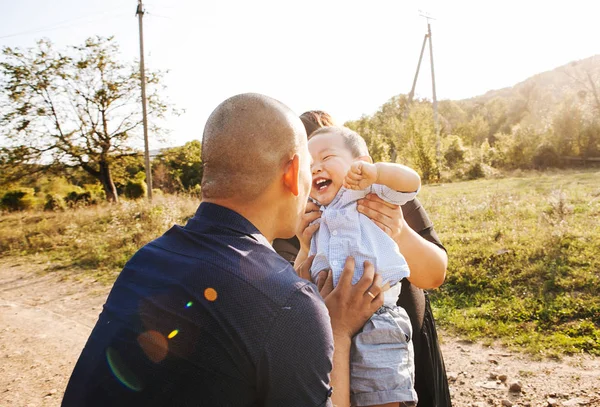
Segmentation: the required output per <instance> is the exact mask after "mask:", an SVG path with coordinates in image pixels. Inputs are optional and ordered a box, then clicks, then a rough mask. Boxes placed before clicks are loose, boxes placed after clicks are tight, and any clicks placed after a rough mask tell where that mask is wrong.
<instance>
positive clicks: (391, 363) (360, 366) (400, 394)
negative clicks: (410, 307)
mask: <svg viewBox="0 0 600 407" xmlns="http://www.w3.org/2000/svg"><path fill="white" fill-rule="evenodd" d="M411 337H412V327H411V324H410V319H409V317H408V314H407V313H406V311H405V310H404V309H403V308H400V307H396V306H394V307H388V306H385V305H384V306H383V307H381V308H380V309H379V310H378V311H377V312H376V313H375V314H373V316H372V317H371V319H369V320H368V321H367V323H366V324H365V326H364V327H363V328H362V330H361V331H360V332H359V333H358V334H356V335H355V336H354V338H353V339H352V348H351V352H350V395H351V401H352V405H353V406H369V405H374V404H385V403H393V402H405V403H407V404H408V405H411V404H412V403H415V404H416V402H417V393H416V392H415V386H414V384H415V363H414V350H413V346H412V342H411V340H410V338H411Z"/></svg>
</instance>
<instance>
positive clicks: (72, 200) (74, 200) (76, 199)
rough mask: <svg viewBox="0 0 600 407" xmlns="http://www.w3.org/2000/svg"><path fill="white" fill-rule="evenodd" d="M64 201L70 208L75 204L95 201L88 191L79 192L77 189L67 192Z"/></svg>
mask: <svg viewBox="0 0 600 407" xmlns="http://www.w3.org/2000/svg"><path fill="white" fill-rule="evenodd" d="M65 202H66V203H67V205H69V207H70V208H73V207H75V206H87V205H90V204H93V203H96V202H95V201H93V200H92V194H91V193H90V192H89V191H86V192H81V193H79V192H77V191H71V192H69V193H68V194H67V196H65Z"/></svg>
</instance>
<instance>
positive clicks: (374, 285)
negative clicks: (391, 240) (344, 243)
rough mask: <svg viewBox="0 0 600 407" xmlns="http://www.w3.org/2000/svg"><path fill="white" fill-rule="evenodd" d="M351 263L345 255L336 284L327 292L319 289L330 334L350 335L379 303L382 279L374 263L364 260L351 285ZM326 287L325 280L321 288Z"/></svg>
mask: <svg viewBox="0 0 600 407" xmlns="http://www.w3.org/2000/svg"><path fill="white" fill-rule="evenodd" d="M354 266H355V263H354V258H352V257H348V259H347V260H346V264H345V266H344V269H343V271H342V274H341V275H340V279H339V281H338V284H337V286H336V287H335V288H334V289H333V290H332V291H331V292H330V293H326V292H323V293H324V294H326V296H325V305H326V306H327V309H328V310H329V317H330V318H331V328H332V331H333V335H334V337H335V336H339V337H344V338H351V337H352V336H354V335H355V334H356V333H357V332H358V331H359V330H360V328H362V327H363V325H364V324H365V323H366V322H367V320H368V319H369V318H371V316H372V315H373V313H374V312H375V311H377V310H378V309H379V307H381V306H382V305H383V291H384V290H383V288H382V280H381V276H380V275H379V274H376V273H375V267H373V265H372V264H371V263H369V262H365V264H364V266H365V268H364V272H363V275H362V277H361V278H360V280H359V281H358V282H357V283H356V284H354V285H352V276H353V275H354ZM328 278H330V277H328ZM331 285H333V282H331ZM326 289H328V284H327V283H325V287H324V288H323V290H326ZM322 295H323V294H322Z"/></svg>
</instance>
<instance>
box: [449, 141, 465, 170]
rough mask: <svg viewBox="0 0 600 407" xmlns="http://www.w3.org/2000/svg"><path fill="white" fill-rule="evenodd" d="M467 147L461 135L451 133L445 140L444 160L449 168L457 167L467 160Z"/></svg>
mask: <svg viewBox="0 0 600 407" xmlns="http://www.w3.org/2000/svg"><path fill="white" fill-rule="evenodd" d="M465 154H466V149H465V148H464V146H463V143H462V140H461V138H460V137H459V136H454V135H450V136H448V137H447V138H446V139H445V140H444V161H445V162H446V166H447V167H448V168H455V167H457V166H459V165H460V164H462V163H463V162H464V161H465Z"/></svg>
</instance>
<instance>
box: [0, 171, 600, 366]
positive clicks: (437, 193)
mask: <svg viewBox="0 0 600 407" xmlns="http://www.w3.org/2000/svg"><path fill="white" fill-rule="evenodd" d="M420 199H421V201H422V202H423V205H424V206H425V208H426V209H427V211H428V212H429V214H430V216H431V218H432V219H433V221H434V222H435V228H436V230H437V232H438V234H439V236H440V238H441V239H442V241H443V242H444V244H445V246H446V248H447V249H448V252H449V256H450V264H449V268H448V275H447V278H446V283H445V284H444V285H443V286H442V288H440V289H439V290H435V291H433V292H432V293H431V297H432V302H433V306H434V311H435V314H436V317H437V322H438V324H439V325H440V326H442V327H444V328H445V329H447V330H450V331H452V332H454V333H457V334H458V335H460V336H462V337H465V338H467V339H472V340H480V341H484V342H485V341H494V340H499V341H501V342H502V343H505V344H506V345H508V346H515V347H518V348H521V349H525V350H527V351H528V352H531V353H535V354H541V355H560V354H564V353H567V354H568V353H577V352H588V353H591V354H596V355H600V295H598V289H599V288H600V260H599V256H600V172H598V171H587V172H555V173H530V174H522V175H520V176H513V177H510V178H504V179H493V180H478V181H468V182H460V183H453V184H444V185H438V186H433V185H428V186H425V187H424V188H423V189H422V193H421V196H420ZM197 204H198V202H197V200H196V199H193V198H188V197H159V198H158V199H155V201H154V202H153V203H152V204H151V205H148V204H146V203H144V202H143V201H138V202H127V201H125V202H123V203H122V204H119V205H108V204H103V205H98V206H93V207H88V208H81V209H75V210H68V211H65V212H17V213H4V214H2V215H1V216H0V253H2V254H1V256H3V257H6V256H30V255H33V254H41V255H42V256H46V257H47V258H48V260H49V261H51V263H52V264H54V265H55V266H56V267H65V268H74V269H77V270H81V272H82V273H92V274H94V275H96V276H97V278H99V279H101V280H103V281H106V282H107V283H111V282H112V281H113V279H114V278H115V275H116V273H118V271H119V270H120V268H121V267H122V266H123V265H124V264H125V262H126V261H127V259H129V257H130V256H131V255H132V254H133V253H134V252H135V251H136V250H137V248H139V247H140V246H142V245H143V244H145V243H146V242H148V241H150V240H152V239H154V238H155V237H157V236H159V235H160V234H162V233H164V232H165V231H166V230H167V229H168V228H170V227H171V226H172V225H173V224H185V221H186V220H187V219H188V218H189V217H191V216H192V215H193V213H194V211H195V209H196V207H197Z"/></svg>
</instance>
